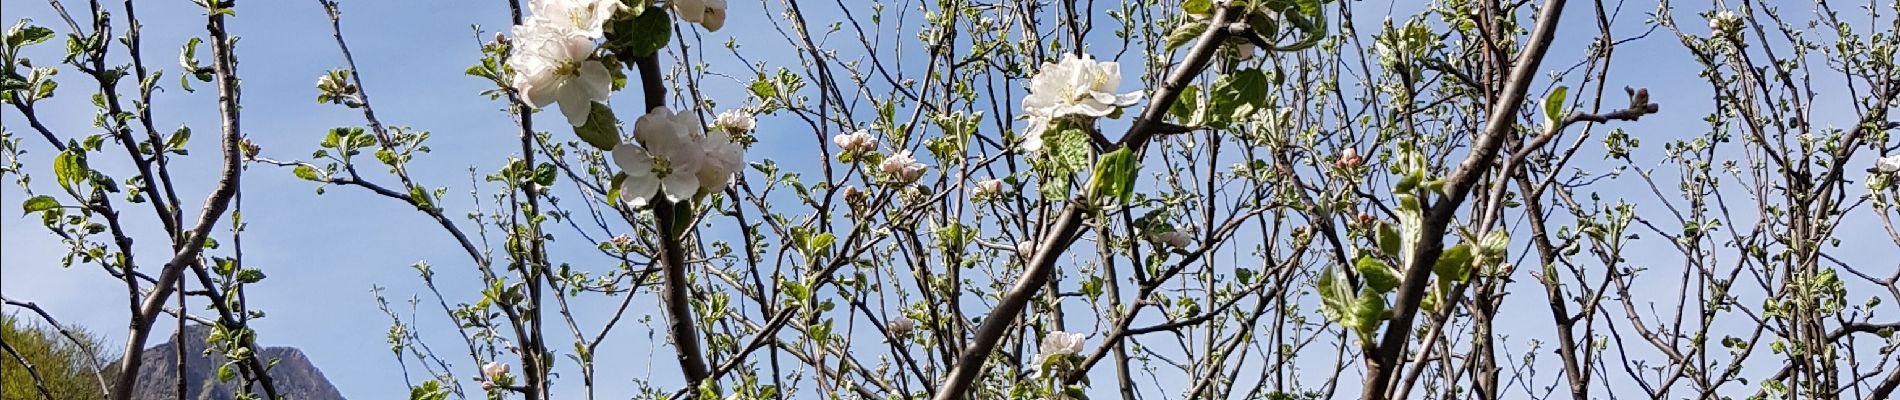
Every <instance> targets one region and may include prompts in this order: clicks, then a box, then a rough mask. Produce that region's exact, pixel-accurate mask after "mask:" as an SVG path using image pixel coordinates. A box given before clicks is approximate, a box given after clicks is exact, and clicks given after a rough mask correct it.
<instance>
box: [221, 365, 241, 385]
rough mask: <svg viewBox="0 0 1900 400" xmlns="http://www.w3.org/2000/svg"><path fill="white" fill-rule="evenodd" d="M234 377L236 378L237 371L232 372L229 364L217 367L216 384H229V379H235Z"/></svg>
mask: <svg viewBox="0 0 1900 400" xmlns="http://www.w3.org/2000/svg"><path fill="white" fill-rule="evenodd" d="M236 377H237V371H233V370H232V369H231V364H229V363H226V364H224V365H221V366H218V382H230V381H231V378H236Z"/></svg>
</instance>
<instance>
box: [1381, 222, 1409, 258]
mask: <svg viewBox="0 0 1900 400" xmlns="http://www.w3.org/2000/svg"><path fill="white" fill-rule="evenodd" d="M1404 246H1405V241H1404V239H1403V238H1401V237H1400V236H1399V229H1398V227H1395V226H1392V223H1390V222H1379V251H1380V252H1383V253H1385V256H1386V257H1394V258H1396V257H1399V256H1400V254H1399V252H1400V251H1404Z"/></svg>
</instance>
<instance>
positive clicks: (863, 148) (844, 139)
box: [831, 129, 877, 153]
mask: <svg viewBox="0 0 1900 400" xmlns="http://www.w3.org/2000/svg"><path fill="white" fill-rule="evenodd" d="M831 143H832V144H836V145H838V147H839V148H842V149H844V151H850V152H858V153H864V152H870V151H876V150H877V136H871V131H869V130H865V129H859V130H858V131H857V132H851V133H840V134H838V135H836V136H832V137H831Z"/></svg>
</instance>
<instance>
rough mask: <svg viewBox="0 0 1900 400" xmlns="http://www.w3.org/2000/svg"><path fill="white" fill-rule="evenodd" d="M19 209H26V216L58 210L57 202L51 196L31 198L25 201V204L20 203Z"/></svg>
mask: <svg viewBox="0 0 1900 400" xmlns="http://www.w3.org/2000/svg"><path fill="white" fill-rule="evenodd" d="M20 208H23V209H26V213H28V214H31V213H34V212H39V211H46V210H51V209H55V208H59V200H55V199H53V196H46V195H40V196H33V198H30V199H26V202H25V203H20Z"/></svg>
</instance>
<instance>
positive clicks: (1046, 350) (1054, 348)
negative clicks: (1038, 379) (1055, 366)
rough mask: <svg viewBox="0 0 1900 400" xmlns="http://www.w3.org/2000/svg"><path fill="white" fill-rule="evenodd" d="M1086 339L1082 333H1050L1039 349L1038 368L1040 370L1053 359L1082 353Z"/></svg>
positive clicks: (1037, 356)
mask: <svg viewBox="0 0 1900 400" xmlns="http://www.w3.org/2000/svg"><path fill="white" fill-rule="evenodd" d="M1085 339H1086V338H1084V337H1082V334H1080V333H1068V332H1063V331H1055V332H1049V335H1048V336H1043V337H1042V346H1039V347H1038V348H1037V351H1036V358H1035V362H1036V365H1035V366H1036V368H1037V369H1039V370H1040V369H1041V368H1042V366H1043V365H1044V364H1047V363H1048V361H1049V358H1051V357H1057V356H1075V355H1076V354H1080V353H1082V341H1083V340H1085Z"/></svg>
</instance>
